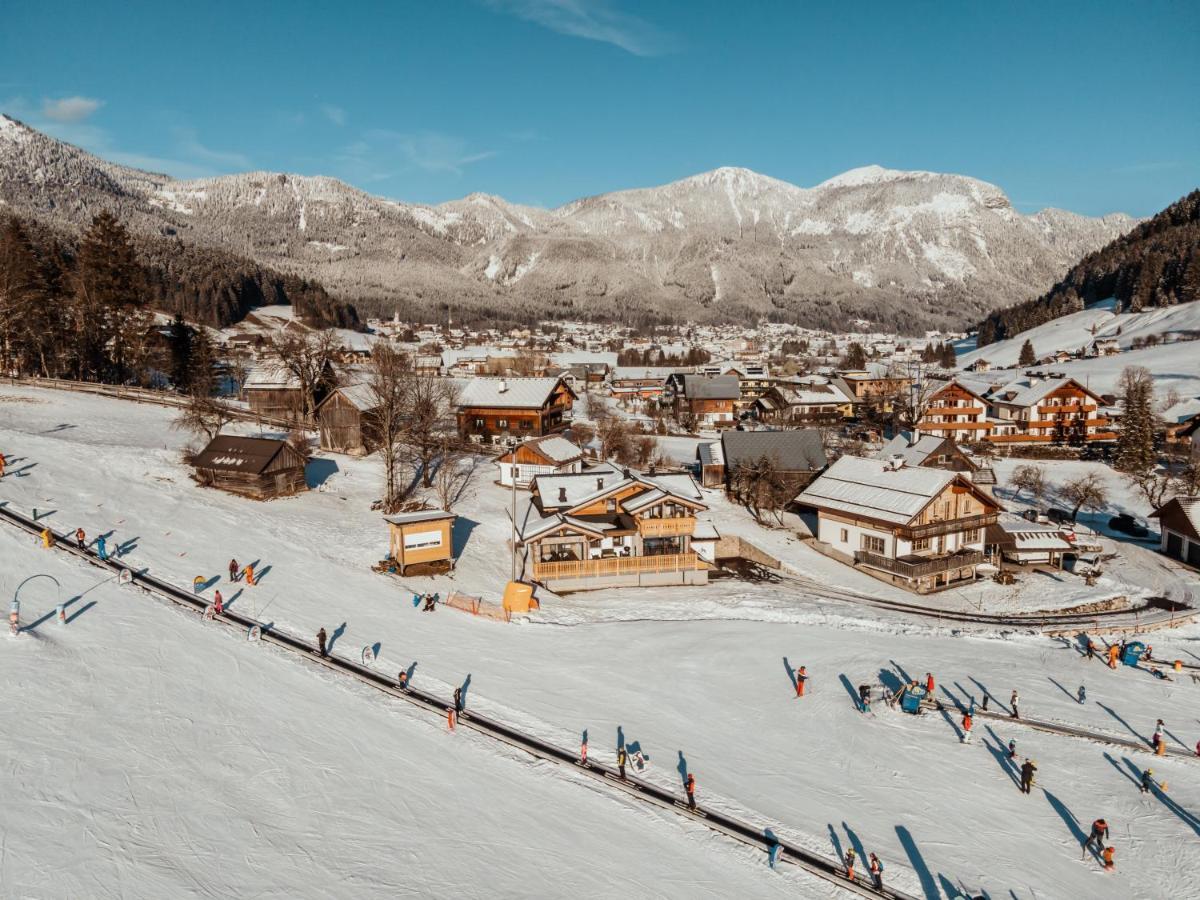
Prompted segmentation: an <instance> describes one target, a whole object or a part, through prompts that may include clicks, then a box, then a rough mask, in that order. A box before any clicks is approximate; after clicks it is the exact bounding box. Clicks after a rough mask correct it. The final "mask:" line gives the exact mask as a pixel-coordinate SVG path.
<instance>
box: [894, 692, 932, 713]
mask: <svg viewBox="0 0 1200 900" xmlns="http://www.w3.org/2000/svg"><path fill="white" fill-rule="evenodd" d="M928 693H929V692H928V691H926V690H925V688H923V687H920V686H919V685H918V686H915V687H908V688H905V690H904V694H903V695H902V696H901V697H900V708H901V709H902V710H904V711H905V712H906V713H913V714H914V715H915V714H916V713H919V712H920V711H921V701H922V700H924V699H925V697H926V695H927V694H928Z"/></svg>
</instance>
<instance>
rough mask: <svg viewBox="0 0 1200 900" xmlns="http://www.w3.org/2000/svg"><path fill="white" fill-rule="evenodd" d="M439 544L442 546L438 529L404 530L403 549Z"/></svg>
mask: <svg viewBox="0 0 1200 900" xmlns="http://www.w3.org/2000/svg"><path fill="white" fill-rule="evenodd" d="M440 546H442V533H441V532H440V531H413V532H406V533H405V535H404V549H405V550H423V549H425V548H426V547H440Z"/></svg>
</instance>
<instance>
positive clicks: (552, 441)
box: [500, 434, 583, 465]
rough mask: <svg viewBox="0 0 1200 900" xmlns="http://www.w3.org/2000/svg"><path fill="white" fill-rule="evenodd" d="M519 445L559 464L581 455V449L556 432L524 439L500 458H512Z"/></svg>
mask: <svg viewBox="0 0 1200 900" xmlns="http://www.w3.org/2000/svg"><path fill="white" fill-rule="evenodd" d="M521 447H528V448H529V449H530V450H532V451H533V452H534V453H537V454H539V455H541V456H543V457H545V458H546V459H548V460H549V461H550V462H552V463H556V464H559V465H561V464H562V463H569V462H572V461H574V460H577V459H579V458H580V457H582V456H583V451H582V450H580V449H579V448H578V447H577V446H575V445H574V444H572V443H571V442H570V441H568V440H567V439H566V438H565V437H562V436H561V435H557V434H551V435H548V436H546V437H540V438H533V439H531V440H528V441H524V442H522V443H520V444H518V445H517V446H516V447H513V449H512V450H509V451H508V452H507V453H505V454H504V455H503V456H501V457H500V458H501V459H502V460H505V459H512V457H513V454H515V453H516V452H517V450H519V449H520V448H521Z"/></svg>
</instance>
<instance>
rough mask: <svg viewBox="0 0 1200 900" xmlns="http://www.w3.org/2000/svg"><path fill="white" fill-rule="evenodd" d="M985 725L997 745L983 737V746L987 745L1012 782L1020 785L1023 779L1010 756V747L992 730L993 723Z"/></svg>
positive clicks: (989, 751)
mask: <svg viewBox="0 0 1200 900" xmlns="http://www.w3.org/2000/svg"><path fill="white" fill-rule="evenodd" d="M984 727H985V728H986V729H987V733H988V734H989V735H991V737H992V740H993V741H995V742H996V746H994V747H993V746H992V745H991V744H989V743H988V739H987V738H984V739H983V746H985V747H987V749H988V753H990V754H992V756H993V757H994V758H995V760H996V763H997V764H998V765H999V766H1000V768H1001V769H1003V770H1004V771H1005V773H1007V775H1008V777H1009V778H1011V779H1012V783H1013V784H1015V785H1016V786H1017V787H1020V786H1021V779H1020V778H1018V777H1017V773H1016V771H1015V770H1014V766H1013V762H1012V760H1011V759H1009V758H1008V749H1007V748H1006V747H1005V746H1004V741H1002V740H1000V737H999V736H998V735H997V734H996V732H995V731H993V730H992V726H991V725H986V726H984Z"/></svg>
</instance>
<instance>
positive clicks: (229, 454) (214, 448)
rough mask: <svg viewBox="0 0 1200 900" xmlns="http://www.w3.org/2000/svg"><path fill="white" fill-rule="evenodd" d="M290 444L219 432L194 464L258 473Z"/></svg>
mask: <svg viewBox="0 0 1200 900" xmlns="http://www.w3.org/2000/svg"><path fill="white" fill-rule="evenodd" d="M287 446H288V445H287V441H279V440H275V439H273V438H255V437H238V436H236V435H231V434H218V435H217V436H216V437H215V438H213V439H212V440H211V441H209V444H208V446H207V447H205V448H204V449H203V450H202V451H200V453H199V454H198V455H197V456H196V458H195V460H194V461H193V463H192V465H194V466H195V467H196V468H197V469H214V470H217V471H227V472H244V473H247V474H250V475H257V474H260V473H262V472H264V471H266V469H267V468H268V467H269V466H270V465H271V462H272V460H274V459H275V457H276V456H278V455H279V454H280V453H281V452H282V451H283V450H285V449H286V448H287Z"/></svg>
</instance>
